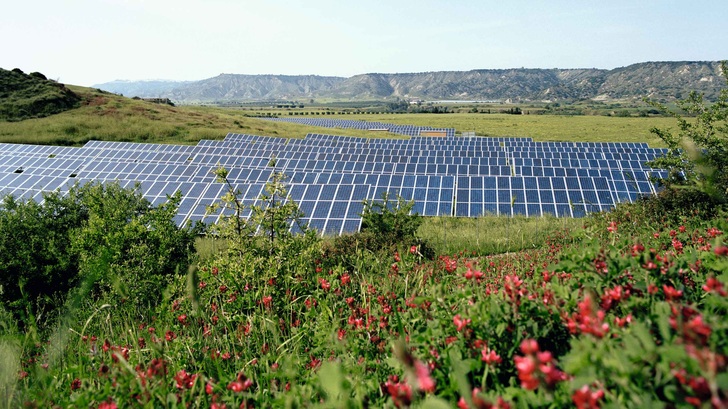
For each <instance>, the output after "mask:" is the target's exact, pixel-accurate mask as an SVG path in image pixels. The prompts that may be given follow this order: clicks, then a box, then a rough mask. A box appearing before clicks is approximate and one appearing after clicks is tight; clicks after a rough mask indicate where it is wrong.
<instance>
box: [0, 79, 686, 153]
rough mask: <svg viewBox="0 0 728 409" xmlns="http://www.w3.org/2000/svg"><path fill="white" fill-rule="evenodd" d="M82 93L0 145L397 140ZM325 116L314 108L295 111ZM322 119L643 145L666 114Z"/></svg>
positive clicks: (6, 132) (9, 130) (4, 127)
mask: <svg viewBox="0 0 728 409" xmlns="http://www.w3.org/2000/svg"><path fill="white" fill-rule="evenodd" d="M68 88H69V89H71V90H73V91H74V92H76V93H77V94H79V95H80V96H81V97H82V102H81V107H80V108H77V109H73V110H70V111H66V112H63V113H60V114H56V115H51V116H48V117H45V118H37V119H32V120H24V121H17V122H0V142H8V143H33V144H49V145H73V146H80V145H83V144H84V143H85V142H87V141H89V140H109V141H125V142H150V143H175V144H196V143H197V141H199V140H200V139H222V138H224V137H225V135H226V134H227V133H229V132H237V133H247V134H253V135H267V136H285V137H294V138H302V137H304V136H305V135H306V134H307V133H327V134H333V135H348V136H362V137H375V138H376V137H396V136H395V135H391V134H387V133H381V132H367V131H359V130H351V129H347V130H343V129H334V128H328V129H322V128H317V127H310V126H305V125H298V124H289V123H281V122H269V121H264V120H260V119H257V118H255V117H252V116H251V115H258V114H260V115H265V114H268V113H271V114H272V113H276V114H280V115H281V116H287V115H288V112H287V111H281V110H278V111H270V110H261V111H251V110H240V109H236V108H222V107H212V106H179V107H173V106H169V105H161V104H153V103H150V102H145V101H141V100H134V99H130V98H124V97H121V96H118V95H114V94H110V93H107V92H101V91H99V90H94V89H89V88H83V87H75V86H69V87H68ZM298 111H302V112H306V113H310V112H313V113H316V112H318V113H326V111H321V110H318V109H311V110H307V109H303V110H298ZM327 117H328V118H345V119H360V120H365V121H381V122H388V123H395V124H412V125H423V126H433V127H449V128H455V129H456V130H457V131H458V132H472V131H474V132H476V134H477V135H481V136H520V137H532V138H534V139H535V140H539V141H584V142H647V143H649V144H650V146H653V147H662V146H664V145H663V143H662V141H661V140H660V139H659V138H657V137H656V136H655V135H654V134H652V133H650V129H651V128H653V127H658V128H662V129H665V128H670V127H671V126H674V120H673V119H671V118H666V117H645V118H637V117H616V116H615V117H608V116H585V115H582V116H560V115H508V114H482V113H481V114H475V113H452V114H357V115H340V114H336V115H327Z"/></svg>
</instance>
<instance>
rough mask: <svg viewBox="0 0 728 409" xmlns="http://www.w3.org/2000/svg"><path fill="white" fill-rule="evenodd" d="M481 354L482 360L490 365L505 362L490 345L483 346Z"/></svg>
mask: <svg viewBox="0 0 728 409" xmlns="http://www.w3.org/2000/svg"><path fill="white" fill-rule="evenodd" d="M480 355H481V357H480V360H481V361H483V362H485V363H486V364H488V365H496V364H499V363H501V362H503V359H501V357H500V355H498V354H496V353H495V351H493V350H492V349H490V348H488V347H483V349H482V350H481V351H480Z"/></svg>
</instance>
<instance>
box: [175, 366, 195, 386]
mask: <svg viewBox="0 0 728 409" xmlns="http://www.w3.org/2000/svg"><path fill="white" fill-rule="evenodd" d="M174 380H175V384H176V386H177V389H192V387H193V386H195V382H196V381H197V374H190V373H187V371H185V370H184V369H181V370H180V371H179V372H177V374H175V375H174Z"/></svg>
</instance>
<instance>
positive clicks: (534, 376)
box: [513, 339, 568, 390]
mask: <svg viewBox="0 0 728 409" xmlns="http://www.w3.org/2000/svg"><path fill="white" fill-rule="evenodd" d="M521 352H523V353H524V354H525V356H515V357H513V360H514V362H515V366H516V370H517V371H518V379H519V380H520V381H521V387H522V388H524V389H527V390H534V389H536V388H538V387H539V385H540V384H541V382H542V381H543V382H544V383H545V384H546V386H548V387H550V388H551V387H554V386H555V385H556V384H557V383H558V382H562V381H565V380H566V379H568V376H567V375H566V374H565V373H564V372H562V371H560V370H559V369H558V368H556V361H555V359H554V358H553V355H552V354H551V352H549V351H539V347H538V343H537V342H536V340H535V339H526V340H524V341H523V342H522V343H521Z"/></svg>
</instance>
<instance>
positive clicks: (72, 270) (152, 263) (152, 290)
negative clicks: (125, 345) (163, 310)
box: [0, 183, 194, 325]
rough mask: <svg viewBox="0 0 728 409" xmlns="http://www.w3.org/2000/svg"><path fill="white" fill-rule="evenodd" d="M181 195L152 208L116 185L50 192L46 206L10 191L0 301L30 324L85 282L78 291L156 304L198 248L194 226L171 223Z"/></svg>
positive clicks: (3, 215) (4, 213) (0, 257)
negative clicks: (172, 278)
mask: <svg viewBox="0 0 728 409" xmlns="http://www.w3.org/2000/svg"><path fill="white" fill-rule="evenodd" d="M180 197H181V196H180V195H179V193H178V194H176V195H174V196H173V197H171V198H170V200H169V201H168V202H167V203H165V204H162V205H160V206H159V207H153V206H152V205H151V204H150V203H149V202H148V201H147V200H145V199H144V198H143V197H142V196H141V193H139V191H138V190H130V189H123V188H121V187H120V186H119V185H118V184H115V183H113V184H96V183H90V184H86V185H84V186H74V187H72V188H70V189H69V191H68V192H67V194H66V195H62V194H60V193H58V192H53V193H49V194H46V195H44V200H43V202H42V204H39V203H36V202H34V201H18V200H16V199H14V198H12V197H10V196H8V197H5V198H4V200H3V202H2V205H0V271H2V274H0V288H1V290H0V303H1V304H2V305H4V307H5V308H6V309H7V310H8V311H10V312H12V313H13V314H14V315H15V316H16V318H18V319H20V320H21V322H23V323H24V324H26V325H27V324H32V323H33V321H34V318H35V317H36V316H38V315H39V314H44V313H53V312H54V311H55V312H57V311H58V308H59V307H61V306H62V305H63V304H64V302H65V301H66V297H67V294H68V293H69V291H70V290H71V289H73V288H75V287H77V286H78V285H80V284H82V283H83V284H84V287H83V288H84V289H85V291H82V292H81V294H79V295H80V296H88V295H91V296H92V299H104V300H106V301H109V302H114V303H119V304H120V305H128V306H133V307H134V308H136V309H145V308H146V307H147V306H148V305H150V304H154V303H155V302H156V301H158V300H159V298H160V295H161V291H160V289H163V288H164V286H165V285H166V283H167V282H168V281H169V280H170V278H171V276H172V275H174V274H175V273H176V272H181V273H185V272H186V269H187V266H188V265H189V263H190V262H191V256H192V254H193V249H194V232H193V230H191V229H180V228H178V227H177V226H176V224H175V223H174V221H173V217H174V216H175V215H176V214H177V206H178V204H179V201H180ZM86 291H88V292H89V293H85V292H86ZM47 321H48V322H49V321H52V320H44V322H47Z"/></svg>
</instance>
